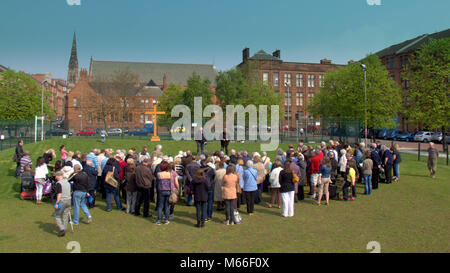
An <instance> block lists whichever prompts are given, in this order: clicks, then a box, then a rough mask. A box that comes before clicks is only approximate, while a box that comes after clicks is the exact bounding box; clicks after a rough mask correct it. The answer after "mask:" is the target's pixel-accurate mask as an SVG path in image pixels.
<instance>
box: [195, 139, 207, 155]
mask: <svg viewBox="0 0 450 273" xmlns="http://www.w3.org/2000/svg"><path fill="white" fill-rule="evenodd" d="M204 145H205V144H204V143H200V142H197V155H200V154H203V147H204ZM199 152H200V153H199Z"/></svg>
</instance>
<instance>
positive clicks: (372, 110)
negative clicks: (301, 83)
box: [308, 54, 401, 128]
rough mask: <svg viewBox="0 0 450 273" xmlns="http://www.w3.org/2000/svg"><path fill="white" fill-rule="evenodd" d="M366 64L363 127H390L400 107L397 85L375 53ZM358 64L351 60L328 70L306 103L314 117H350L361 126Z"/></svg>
mask: <svg viewBox="0 0 450 273" xmlns="http://www.w3.org/2000/svg"><path fill="white" fill-rule="evenodd" d="M362 62H363V63H364V64H365V65H366V66H367V126H368V128H382V127H386V128H393V127H394V126H395V121H394V117H396V116H397V115H398V113H399V111H400V110H401V94H400V88H399V86H398V84H397V83H396V82H395V81H394V80H393V79H392V78H391V77H389V75H388V71H387V70H386V68H385V66H383V65H382V63H381V61H380V59H379V58H378V56H376V55H374V54H372V55H368V56H367V57H366V58H365V59H364V60H363V61H362ZM360 65H361V63H359V62H355V63H350V64H349V65H347V66H345V67H342V68H339V69H337V70H334V71H331V72H328V73H326V74H325V77H324V86H323V87H322V88H321V89H320V91H319V92H318V93H317V95H316V96H315V97H314V98H313V99H312V101H311V102H310V103H309V105H308V110H309V111H310V112H311V113H312V114H313V115H314V116H322V117H352V118H355V117H356V118H359V119H360V120H361V126H364V120H365V111H364V72H363V69H362V68H361V67H360Z"/></svg>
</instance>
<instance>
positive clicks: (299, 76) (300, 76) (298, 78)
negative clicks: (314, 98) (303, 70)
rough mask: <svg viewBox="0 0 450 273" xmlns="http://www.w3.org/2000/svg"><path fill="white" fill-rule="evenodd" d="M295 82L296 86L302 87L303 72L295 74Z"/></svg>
mask: <svg viewBox="0 0 450 273" xmlns="http://www.w3.org/2000/svg"><path fill="white" fill-rule="evenodd" d="M295 83H296V85H297V87H303V74H297V75H295Z"/></svg>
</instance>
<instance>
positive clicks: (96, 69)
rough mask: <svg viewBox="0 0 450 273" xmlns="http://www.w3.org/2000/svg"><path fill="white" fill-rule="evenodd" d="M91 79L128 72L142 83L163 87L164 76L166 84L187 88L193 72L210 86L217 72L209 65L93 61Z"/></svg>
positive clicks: (213, 83) (214, 83) (213, 82)
mask: <svg viewBox="0 0 450 273" xmlns="http://www.w3.org/2000/svg"><path fill="white" fill-rule="evenodd" d="M91 71H92V72H91V73H92V78H93V79H94V80H95V77H96V76H98V75H103V76H111V75H113V74H114V73H116V72H118V71H129V72H130V73H132V74H137V75H139V79H140V81H142V82H148V81H150V80H153V81H154V82H155V83H156V84H157V85H163V78H164V74H166V76H167V83H168V84H170V83H175V84H178V85H183V86H187V80H188V79H189V77H191V76H192V74H193V73H194V72H195V73H196V74H197V75H200V77H201V78H202V79H204V78H207V79H209V80H210V81H211V85H212V86H215V85H216V77H217V75H218V72H217V70H216V68H215V67H214V66H213V65H210V64H177V63H139V62H114V61H95V60H93V61H92V63H91Z"/></svg>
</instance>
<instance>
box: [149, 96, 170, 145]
mask: <svg viewBox="0 0 450 273" xmlns="http://www.w3.org/2000/svg"><path fill="white" fill-rule="evenodd" d="M165 113H166V112H157V111H156V103H154V104H153V112H145V114H146V115H148V114H151V115H153V136H152V138H151V139H150V141H151V142H158V141H161V139H160V138H159V136H158V134H157V133H156V131H157V129H158V124H157V120H158V117H157V115H164V114H165Z"/></svg>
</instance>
